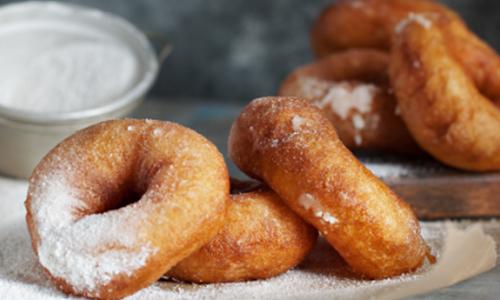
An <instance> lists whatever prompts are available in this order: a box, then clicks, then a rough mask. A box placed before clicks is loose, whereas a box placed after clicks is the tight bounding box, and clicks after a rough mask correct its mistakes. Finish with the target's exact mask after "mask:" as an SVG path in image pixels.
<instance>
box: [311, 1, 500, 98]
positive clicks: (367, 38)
mask: <svg viewBox="0 0 500 300" xmlns="http://www.w3.org/2000/svg"><path fill="white" fill-rule="evenodd" d="M420 14H431V15H435V16H439V17H440V19H441V22H440V23H439V27H440V30H442V32H443V38H444V39H445V40H446V44H447V45H449V51H450V55H452V56H453V57H454V58H455V59H456V60H457V61H459V62H460V64H461V65H462V67H463V68H464V69H465V71H466V73H467V75H468V76H469V77H470V78H471V80H472V81H474V82H475V84H476V86H477V87H478V88H479V89H480V90H481V92H482V93H483V94H485V95H486V96H488V97H489V98H490V99H492V100H493V101H494V102H495V103H496V104H497V105H498V106H500V59H499V57H498V55H497V54H496V52H495V51H494V50H493V49H492V48H491V47H490V46H488V45H487V44H486V43H485V42H483V41H482V40H481V39H479V38H478V37H477V36H476V35H475V34H474V33H472V32H471V31H470V30H469V29H468V28H467V25H466V24H465V23H464V22H463V21H462V20H461V18H460V17H459V16H458V15H457V14H456V13H455V12H454V11H452V10H451V9H449V8H447V7H446V6H444V5H441V4H439V3H437V2H434V1H430V0H419V1H414V0H340V1H336V2H335V3H334V4H332V5H330V6H329V7H327V8H326V9H325V10H324V11H323V12H322V13H321V14H320V16H319V17H318V18H317V19H316V21H315V23H314V26H313V29H312V31H311V45H312V48H313V50H314V52H315V54H316V56H317V57H323V56H325V55H328V54H330V53H333V52H337V51H342V50H345V49H350V48H375V49H379V50H385V51H389V50H390V48H391V44H392V36H393V34H394V32H395V31H397V30H398V25H399V24H401V21H403V20H404V19H406V18H407V17H408V16H410V17H411V18H416V19H418V18H419V15H420Z"/></svg>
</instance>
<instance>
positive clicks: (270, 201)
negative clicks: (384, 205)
mask: <svg viewBox="0 0 500 300" xmlns="http://www.w3.org/2000/svg"><path fill="white" fill-rule="evenodd" d="M231 185H232V187H233V195H232V196H231V198H232V201H231V202H232V204H231V206H230V208H229V210H228V214H227V218H226V223H225V224H224V228H223V229H222V230H221V231H220V232H219V234H218V235H217V236H216V237H215V238H214V239H212V240H211V241H210V242H209V243H208V244H206V245H205V246H203V248H201V249H200V250H198V251H197V252H196V253H194V254H192V255H190V256H189V257H188V258H186V259H184V260H183V261H181V262H180V263H179V264H177V265H176V266H175V267H173V268H172V269H171V270H170V271H169V273H168V275H169V276H171V277H174V278H176V279H179V280H183V281H189V282H198V283H217V282H234V281H246V280H253V279H264V278H269V277H273V276H276V275H279V274H281V273H283V272H286V271H288V270H289V269H291V268H293V267H295V266H296V265H297V264H298V263H300V262H301V261H302V260H303V259H304V257H305V256H306V255H307V254H308V253H309V252H310V251H311V250H312V248H313V246H314V244H315V242H316V239H317V236H318V233H317V231H316V229H314V228H313V227H312V226H310V225H308V224H307V223H305V222H304V221H303V220H302V219H301V218H299V217H298V216H297V215H295V213H293V212H292V211H291V210H290V209H289V208H288V207H287V206H285V205H284V204H283V203H282V201H281V199H279V197H278V196H277V195H276V194H275V193H274V192H273V191H271V190H269V189H268V188H265V187H262V186H256V187H252V186H250V187H249V186H248V184H246V183H243V182H235V181H232V183H231ZM235 189H236V190H235Z"/></svg>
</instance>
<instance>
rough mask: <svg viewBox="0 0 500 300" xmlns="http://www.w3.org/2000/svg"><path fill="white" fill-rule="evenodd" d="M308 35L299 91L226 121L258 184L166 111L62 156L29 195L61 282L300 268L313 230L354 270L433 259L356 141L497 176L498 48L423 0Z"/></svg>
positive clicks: (366, 0) (340, 6) (79, 136)
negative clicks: (237, 173)
mask: <svg viewBox="0 0 500 300" xmlns="http://www.w3.org/2000/svg"><path fill="white" fill-rule="evenodd" d="M313 45H314V49H315V51H316V52H317V54H318V56H321V57H322V58H321V59H319V60H318V61H317V62H315V63H313V64H311V65H308V66H305V67H301V68H299V69H298V70H297V71H295V72H294V73H293V74H291V75H290V77H289V78H288V79H286V80H285V82H284V84H283V86H282V88H281V91H280V94H282V95H292V96H278V97H265V98H259V99H255V100H253V101H252V102H251V103H250V104H249V105H248V106H247V107H246V108H245V109H244V110H243V111H242V112H241V114H240V116H239V117H238V118H237V119H236V120H235V121H234V123H233V125H232V128H231V132H230V136H229V156H230V158H231V159H232V160H233V161H234V163H235V164H236V165H237V166H238V167H239V168H240V169H241V170H242V171H243V172H245V173H246V174H247V175H248V176H249V177H251V178H253V179H255V180H256V181H255V182H240V181H237V180H231V179H230V177H229V174H228V171H227V167H226V164H225V162H224V160H223V157H222V155H221V153H220V152H219V151H218V150H217V148H216V147H215V146H214V145H213V144H212V143H211V142H210V141H208V140H207V139H206V138H204V137H203V136H201V135H199V134H198V133H196V132H194V131H193V130H191V129H188V128H185V127H183V126H181V125H178V124H174V123H171V122H162V121H154V120H134V119H125V120H113V121H107V122H103V123H99V124H96V125H93V126H91V127H88V128H86V129H83V130H81V131H79V132H77V133H75V134H74V135H72V136H70V137H68V138H67V139H66V140H64V141H63V142H61V143H60V144H59V145H58V146H56V147H55V148H54V149H52V150H51V151H50V152H49V153H48V154H47V155H46V156H45V157H44V158H43V159H42V161H41V162H40V163H39V164H38V166H37V167H36V168H35V170H34V171H33V174H32V176H31V178H30V185H29V191H28V196H27V199H26V202H25V204H26V209H27V215H26V221H27V225H28V229H29V232H30V235H31V240H32V246H33V249H34V252H35V253H36V255H37V257H38V260H39V262H40V265H41V267H42V268H43V270H44V271H45V273H46V274H47V276H48V277H49V278H50V279H51V280H52V282H53V283H54V284H55V286H57V287H58V288H59V289H60V290H61V291H63V292H65V293H68V294H72V295H78V296H84V297H89V298H97V299H117V298H121V297H125V296H127V295H130V294H132V293H134V292H136V291H138V290H140V289H142V288H144V287H147V286H149V285H151V284H153V283H154V282H155V281H157V280H159V279H160V278H162V277H164V276H167V277H171V278H175V279H177V280H182V281H186V282H197V283H217V282H233V281H245V280H253V279H264V278H268V277H271V276H276V275H279V274H281V273H283V272H285V271H287V270H289V269H291V268H293V267H295V266H297V265H298V264H299V263H300V262H301V261H302V260H303V259H304V258H305V257H306V256H307V255H308V254H309V252H310V251H311V249H312V248H313V247H314V244H315V242H316V239H317V237H318V233H319V234H320V235H321V236H322V237H323V238H324V239H325V240H326V241H327V242H328V243H329V244H330V245H331V246H332V251H333V249H334V250H335V251H337V252H338V253H339V254H340V255H341V256H342V257H343V259H344V260H345V261H346V263H347V264H348V265H349V266H350V267H351V268H352V270H353V271H354V272H355V273H357V274H358V275H359V276H360V277H362V278H367V279H379V278H386V277H391V276H396V275H399V274H402V273H406V272H411V271H413V270H415V269H417V268H419V267H420V266H421V265H422V263H423V262H424V260H425V259H426V258H427V259H428V260H429V261H431V262H432V261H433V257H432V255H431V254H430V249H429V247H428V246H427V245H426V243H425V241H424V240H423V239H422V237H421V234H420V228H419V222H418V220H417V219H416V217H415V215H414V213H413V212H412V210H411V208H410V207H409V205H407V204H406V203H405V202H404V201H403V200H402V199H401V198H399V197H398V196H397V195H396V194H395V193H394V192H392V191H391V190H390V189H389V188H388V187H387V186H386V185H385V184H384V183H383V182H382V181H381V180H380V179H378V178H377V177H376V176H374V175H373V174H372V173H371V172H370V171H369V170H368V169H367V168H366V167H364V166H363V164H361V163H360V162H359V161H358V160H357V159H356V157H355V156H354V155H353V154H352V153H351V151H350V150H349V148H351V149H354V148H365V149H378V150H381V149H382V150H385V151H396V152H401V153H418V152H419V151H420V150H419V149H420V147H421V148H423V149H424V150H425V151H428V152H429V153H431V154H432V155H434V156H435V157H436V158H438V159H440V160H441V161H443V162H445V163H447V164H449V165H453V166H456V167H460V168H464V169H469V170H477V171H483V170H496V169H498V167H499V162H500V158H499V146H500V142H499V141H500V140H499V134H500V132H499V131H498V128H499V127H498V124H499V123H498V122H499V120H500V119H499V111H498V109H497V107H496V106H495V99H500V98H498V96H499V95H500V92H498V93H497V90H496V88H497V87H499V86H500V85H497V82H496V80H500V79H497V78H498V76H497V77H495V75H496V74H497V73H495V72H499V69H498V68H494V67H492V64H496V63H498V58H497V56H496V54H495V53H494V52H493V50H491V49H490V48H489V47H488V46H486V45H485V44H484V43H483V42H481V41H480V40H479V39H478V38H476V37H475V36H474V35H473V34H472V33H470V32H469V31H468V30H467V28H466V27H465V25H464V23H463V22H462V21H461V20H460V19H459V18H458V16H457V15H456V14H454V13H453V12H451V11H450V10H448V9H447V8H444V7H442V6H440V5H438V4H435V3H434V2H430V1H426V0H423V1H411V0H358V1H340V2H338V3H337V4H334V5H333V6H331V7H329V8H328V9H327V10H325V11H324V13H323V14H322V15H321V16H320V17H319V19H318V20H317V23H316V25H315V27H314V30H313ZM459 47H462V48H460V49H459ZM350 48H358V49H350ZM362 48H364V49H362ZM366 48H371V49H366ZM344 49H347V50H344ZM330 53H333V54H330ZM464 53H467V55H465V54H464ZM498 83H500V81H498ZM296 96H298V97H296ZM486 97H489V98H486ZM497 104H498V102H497ZM337 132H338V134H337ZM346 145H347V147H346ZM419 146H420V147H419Z"/></svg>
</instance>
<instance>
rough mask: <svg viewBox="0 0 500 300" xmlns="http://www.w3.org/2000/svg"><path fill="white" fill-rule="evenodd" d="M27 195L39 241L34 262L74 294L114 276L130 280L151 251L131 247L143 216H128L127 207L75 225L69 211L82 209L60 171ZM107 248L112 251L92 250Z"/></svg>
mask: <svg viewBox="0 0 500 300" xmlns="http://www.w3.org/2000/svg"><path fill="white" fill-rule="evenodd" d="M30 193H31V197H32V204H31V209H32V211H33V212H34V214H33V220H34V222H35V224H36V226H37V229H38V235H39V236H40V244H39V245H38V256H39V259H40V263H41V264H42V265H43V266H44V267H45V268H47V269H48V270H49V271H50V273H51V274H52V275H54V276H56V277H61V278H64V279H65V280H67V281H68V282H69V283H70V284H71V285H73V286H74V288H75V289H77V290H79V291H84V290H88V289H93V288H95V286H96V283H100V284H105V283H107V282H109V281H110V280H111V279H112V277H113V276H115V275H117V274H123V275H126V276H129V275H131V274H132V273H133V271H134V270H136V269H138V268H140V267H141V266H143V265H144V264H145V262H146V261H147V259H148V258H149V256H150V255H151V254H153V253H155V252H156V251H157V249H156V248H153V247H151V245H149V244H143V245H142V247H137V244H138V239H139V238H140V236H139V233H138V232H136V231H135V228H136V227H135V226H134V225H137V224H140V222H141V221H140V220H141V218H142V217H144V215H143V214H142V213H141V212H138V211H133V210H132V209H133V206H127V207H124V208H122V209H120V210H114V211H109V212H107V213H103V214H98V215H89V216H86V217H83V218H81V219H79V220H78V221H77V220H76V217H75V216H74V212H75V211H78V210H81V209H84V208H85V207H84V206H82V202H81V201H80V200H79V199H78V195H76V193H75V191H72V190H71V189H69V185H68V184H67V182H66V180H65V177H64V172H58V173H54V174H49V175H48V176H46V177H45V179H42V180H41V181H40V184H39V185H37V186H35V187H34V188H33V190H31V191H30ZM104 228H105V229H106V230H103V229H104ZM111 244H112V245H115V246H116V247H114V248H115V249H117V250H113V251H106V252H101V253H99V252H98V251H96V249H99V247H101V248H102V246H103V245H111ZM137 248H138V249H137Z"/></svg>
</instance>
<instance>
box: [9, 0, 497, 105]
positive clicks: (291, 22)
mask: <svg viewBox="0 0 500 300" xmlns="http://www.w3.org/2000/svg"><path fill="white" fill-rule="evenodd" d="M8 2H13V1H5V0H0V4H1V3H8ZM61 2H71V3H76V4H83V5H88V6H93V7H97V8H100V9H102V10H105V11H109V12H113V13H115V14H118V15H121V16H123V17H125V18H127V19H128V20H130V21H131V22H132V23H134V24H135V25H137V26H138V27H139V28H141V29H142V30H144V31H150V32H159V33H163V34H164V35H165V36H166V37H168V39H169V40H170V41H171V43H172V44H173V45H174V51H173V53H172V55H171V56H170V57H169V59H168V60H167V61H166V62H165V64H164V66H163V69H162V72H161V74H160V77H159V79H158V82H157V84H156V85H155V87H154V89H153V90H152V92H151V95H152V96H154V97H162V98H193V97H195V98H198V99H199V98H202V99H206V100H207V101H210V100H213V99H224V100H226V101H243V102H246V101H248V100H250V99H252V98H254V97H257V96H262V95H271V94H273V93H275V91H276V88H277V86H278V84H279V82H280V80H281V79H282V78H283V77H284V76H285V75H286V74H287V73H288V72H289V71H290V70H292V69H293V68H294V67H295V66H298V65H300V64H303V63H306V62H308V61H309V60H310V59H311V52H310V49H309V40H308V32H309V28H310V27H311V24H312V22H313V20H314V18H315V16H317V15H318V14H319V12H320V10H321V9H322V8H323V7H325V6H326V5H328V4H329V3H331V2H332V0H317V1H306V0H141V1H137V0H131V1H125V0H71V1H61ZM443 2H445V3H446V4H448V5H449V6H451V7H452V8H454V9H456V10H457V11H459V12H460V14H461V15H462V16H463V17H464V18H465V19H466V21H467V22H468V23H469V24H470V26H471V27H472V29H473V30H474V31H475V32H477V33H478V35H479V36H481V37H483V38H484V39H486V40H488V41H489V42H490V43H491V44H492V45H493V46H494V47H495V48H496V49H500V34H499V30H500V1H496V0H447V1H443Z"/></svg>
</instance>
